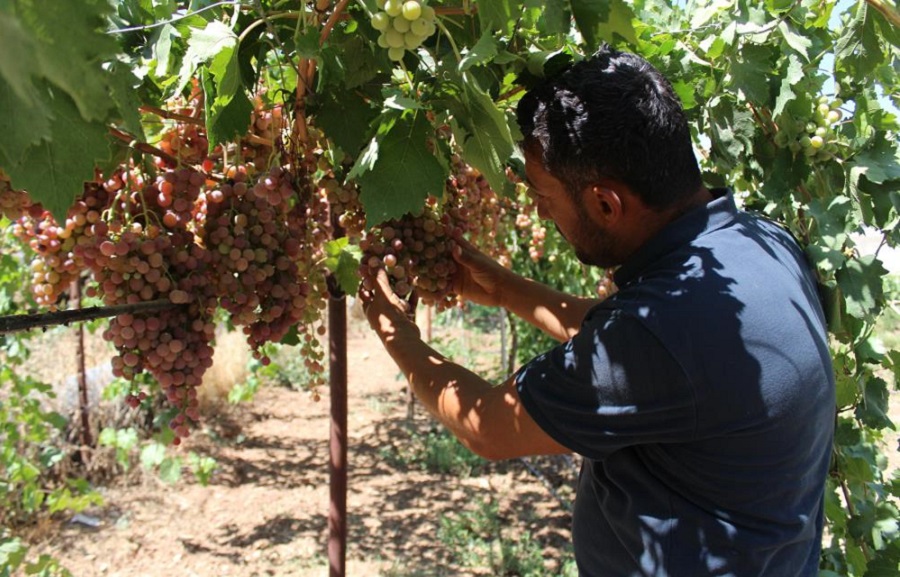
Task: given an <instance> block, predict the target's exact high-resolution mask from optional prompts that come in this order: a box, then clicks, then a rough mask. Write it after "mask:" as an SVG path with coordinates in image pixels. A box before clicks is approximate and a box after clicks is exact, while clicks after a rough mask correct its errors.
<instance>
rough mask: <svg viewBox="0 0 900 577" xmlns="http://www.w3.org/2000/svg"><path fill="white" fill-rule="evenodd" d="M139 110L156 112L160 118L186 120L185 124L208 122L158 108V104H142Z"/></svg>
mask: <svg viewBox="0 0 900 577" xmlns="http://www.w3.org/2000/svg"><path fill="white" fill-rule="evenodd" d="M138 110H140V111H141V112H149V113H150V114H155V115H157V116H159V117H160V118H167V119H169V120H177V121H178V122H184V123H185V124H194V125H196V126H205V125H206V123H205V122H204V121H203V120H200V119H199V118H194V117H193V116H188V115H186V114H178V113H177V112H172V111H169V110H164V109H162V108H157V107H156V106H141V107H140V108H138Z"/></svg>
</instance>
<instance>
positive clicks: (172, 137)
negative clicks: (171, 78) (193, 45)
mask: <svg viewBox="0 0 900 577" xmlns="http://www.w3.org/2000/svg"><path fill="white" fill-rule="evenodd" d="M168 108H169V110H170V112H172V113H174V115H176V116H177V117H184V120H181V119H179V120H165V121H164V122H165V125H166V129H165V130H164V131H163V132H162V133H161V134H160V137H159V141H158V142H157V143H156V146H157V148H159V149H160V150H162V151H163V152H165V153H166V154H168V155H170V156H172V157H174V158H175V159H176V160H177V163H175V164H173V163H172V162H171V161H170V160H168V159H164V158H157V159H156V165H157V167H159V168H160V169H163V170H165V169H175V168H178V167H180V166H183V165H185V164H190V165H195V166H196V165H199V164H201V163H203V162H204V161H205V160H206V158H207V153H208V150H209V139H208V138H207V135H206V129H205V128H204V127H203V125H202V122H200V120H199V119H200V118H202V114H203V91H202V90H201V89H200V87H199V84H198V83H197V82H196V81H195V82H194V84H193V86H192V88H191V93H190V95H189V96H188V97H187V98H186V99H185V98H182V97H179V98H176V99H174V100H173V101H171V102H170V103H169V105H168ZM188 119H190V120H191V121H187V120H188ZM194 119H196V120H194ZM208 168H209V163H207V165H206V166H204V169H205V170H206V169H208Z"/></svg>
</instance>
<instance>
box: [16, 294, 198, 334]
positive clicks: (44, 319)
mask: <svg viewBox="0 0 900 577" xmlns="http://www.w3.org/2000/svg"><path fill="white" fill-rule="evenodd" d="M179 306H182V305H180V304H175V303H173V302H172V301H170V300H169V299H160V300H155V301H145V302H141V303H132V304H124V305H113V306H106V307H88V308H85V309H70V310H65V311H55V312H52V313H35V314H29V315H13V316H6V317H0V334H3V333H11V332H16V331H27V330H30V329H36V328H47V327H52V326H57V325H67V324H69V323H75V322H81V321H90V320H94V319H102V318H107V317H114V316H118V315H121V314H126V313H152V312H156V311H163V310H166V309H171V308H174V307H179Z"/></svg>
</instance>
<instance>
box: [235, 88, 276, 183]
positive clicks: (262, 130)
mask: <svg viewBox="0 0 900 577" xmlns="http://www.w3.org/2000/svg"><path fill="white" fill-rule="evenodd" d="M285 128H287V119H286V118H285V116H284V112H283V108H282V106H281V105H269V106H267V105H266V104H265V103H264V102H263V100H262V99H261V98H257V99H256V101H255V103H254V109H253V112H252V113H251V115H250V130H249V133H248V134H247V135H246V136H245V137H244V138H243V139H242V140H241V156H242V158H243V159H244V162H246V163H252V164H253V166H254V167H255V168H256V169H257V170H259V171H264V170H265V169H266V168H267V167H268V166H269V162H270V160H271V159H272V155H273V153H274V152H275V148H276V143H278V142H279V141H280V140H281V137H282V133H283V132H284V130H285Z"/></svg>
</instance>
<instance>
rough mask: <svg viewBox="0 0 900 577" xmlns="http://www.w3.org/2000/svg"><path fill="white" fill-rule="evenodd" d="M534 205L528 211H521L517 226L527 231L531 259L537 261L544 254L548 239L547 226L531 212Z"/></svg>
mask: <svg viewBox="0 0 900 577" xmlns="http://www.w3.org/2000/svg"><path fill="white" fill-rule="evenodd" d="M533 212H534V207H531V210H529V211H527V212H520V213H519V214H517V215H516V228H518V229H520V230H523V231H526V234H527V235H528V240H527V242H528V256H529V257H530V258H531V260H533V261H535V262H537V261H539V260H541V258H543V256H544V243H545V242H546V240H547V227H545V226H544V225H543V224H542V223H541V220H540V219H538V218H533V217H532V216H531V213H533Z"/></svg>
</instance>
